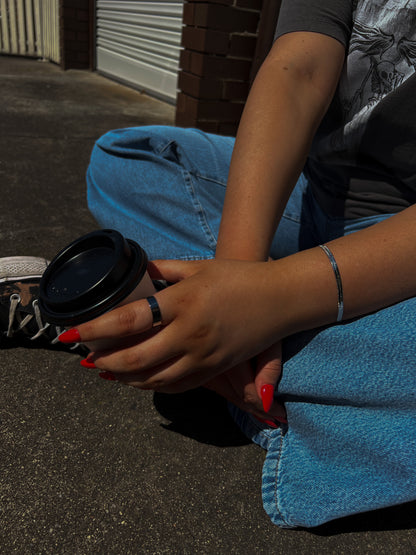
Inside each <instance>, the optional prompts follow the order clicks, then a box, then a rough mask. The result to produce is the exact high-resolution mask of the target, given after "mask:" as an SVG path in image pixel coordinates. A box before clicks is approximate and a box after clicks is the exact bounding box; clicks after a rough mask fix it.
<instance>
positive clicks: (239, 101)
mask: <svg viewBox="0 0 416 555" xmlns="http://www.w3.org/2000/svg"><path fill="white" fill-rule="evenodd" d="M279 5H280V2H278V1H277V0H189V1H187V2H185V4H184V16H183V23H184V28H183V31H182V46H183V47H184V50H183V51H182V53H181V58H180V72H179V76H178V89H179V92H178V96H177V106H176V125H179V126H183V127H191V126H192V127H197V128H199V129H203V130H204V131H210V132H214V133H220V134H224V135H234V134H235V132H236V129H237V126H238V122H239V120H240V116H241V113H242V110H243V107H244V103H245V100H246V98H247V94H248V91H249V87H250V83H251V81H252V79H253V75H254V73H255V70H256V69H257V67H258V65H259V61H260V63H261V60H262V59H263V58H264V55H265V52H266V50H267V49H268V48H269V47H270V43H271V38H272V31H273V28H274V24H275V23H274V22H272V24H271V23H270V16H271V15H272V16H273V17H275V20H276V19H277V12H278V6H279ZM266 15H267V17H265V16H266ZM265 34H267V37H266V38H265ZM259 36H261V37H262V41H261V42H260V41H259V40H258V39H259ZM259 46H260V50H259Z"/></svg>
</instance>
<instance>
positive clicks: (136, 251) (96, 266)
mask: <svg viewBox="0 0 416 555" xmlns="http://www.w3.org/2000/svg"><path fill="white" fill-rule="evenodd" d="M146 268H147V255H146V253H145V252H144V250H143V249H142V248H141V247H140V246H139V245H138V244H137V243H135V242H134V241H132V240H131V239H125V238H124V237H123V235H121V233H119V232H118V231H115V230H112V229H104V230H100V231H94V232H92V233H89V234H88V235H84V236H83V237H80V238H79V239H77V240H75V241H74V242H73V243H71V244H70V245H68V246H67V247H65V248H64V249H63V250H62V251H61V252H59V253H58V254H57V255H56V256H55V258H54V259H53V260H52V261H51V263H50V264H49V266H48V267H47V269H46V271H45V273H44V274H43V276H42V279H41V281H40V291H39V308H40V310H41V313H42V315H43V317H44V318H45V320H46V322H50V323H51V324H56V325H60V326H62V327H66V326H73V325H77V324H81V323H83V322H87V321H88V320H92V319H93V318H97V317H98V316H100V315H101V314H104V313H105V312H107V311H109V310H111V309H112V308H114V307H116V306H117V305H118V304H120V303H121V302H122V301H123V299H125V298H126V297H127V296H128V295H129V294H130V293H131V292H132V291H133V290H134V289H135V287H136V286H137V285H138V283H139V282H140V280H141V279H142V278H143V276H144V274H145V272H146Z"/></svg>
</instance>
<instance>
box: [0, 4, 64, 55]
mask: <svg viewBox="0 0 416 555" xmlns="http://www.w3.org/2000/svg"><path fill="white" fill-rule="evenodd" d="M0 53H4V54H16V55H19V56H34V57H40V58H46V59H48V60H52V61H54V62H56V63H59V61H60V49H59V0H0Z"/></svg>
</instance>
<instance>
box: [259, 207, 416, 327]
mask: <svg viewBox="0 0 416 555" xmlns="http://www.w3.org/2000/svg"><path fill="white" fill-rule="evenodd" d="M415 236H416V205H414V206H412V207H410V208H408V209H406V210H404V211H403V212H401V213H400V214H397V215H395V216H392V217H390V218H388V219H387V220H385V221H383V222H381V223H378V224H376V225H374V226H371V227H369V228H367V229H365V230H362V231H358V232H356V233H353V234H351V235H347V236H345V237H341V238H339V239H336V240H334V241H331V242H330V243H328V246H329V247H330V249H331V251H332V253H333V255H334V257H335V259H336V261H337V264H338V267H339V271H340V275H341V279H342V285H343V293H344V319H350V318H353V317H357V316H362V315H365V314H368V313H370V312H373V311H375V310H378V309H381V308H384V307H386V306H389V305H391V304H394V303H396V302H399V301H402V300H404V299H407V298H409V297H412V296H414V295H416V243H415V240H414V237H415ZM267 267H268V268H269V267H270V270H269V271H268V278H267V283H268V285H269V287H270V289H269V290H270V292H271V293H270V294H272V295H273V293H272V291H275V294H276V295H275V302H276V303H278V306H279V310H280V311H281V313H282V320H281V322H280V324H279V325H283V328H284V329H283V330H280V331H279V332H278V333H283V334H284V335H285V336H286V335H288V334H291V333H294V332H297V331H301V330H305V329H312V328H316V327H319V326H322V325H326V324H330V323H333V322H335V321H336V317H337V299H338V293H337V284H336V280H335V276H334V272H333V269H332V267H331V264H330V262H329V260H328V258H327V256H326V254H325V253H324V252H323V251H322V250H321V249H319V248H314V249H310V250H307V251H302V252H300V253H297V254H295V255H293V256H290V257H287V258H285V259H282V260H278V261H274V262H272V263H271V264H270V265H267ZM272 267H273V269H272ZM266 271H267V270H266ZM269 280H270V281H269ZM273 280H274V289H273ZM276 284H278V286H277V287H276ZM276 331H278V330H276Z"/></svg>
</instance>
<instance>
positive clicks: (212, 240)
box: [182, 168, 217, 251]
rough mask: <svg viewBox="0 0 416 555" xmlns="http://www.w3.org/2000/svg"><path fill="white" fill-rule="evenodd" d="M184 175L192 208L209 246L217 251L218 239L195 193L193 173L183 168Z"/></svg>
mask: <svg viewBox="0 0 416 555" xmlns="http://www.w3.org/2000/svg"><path fill="white" fill-rule="evenodd" d="M182 175H183V178H184V183H185V187H186V189H187V191H188V194H189V196H190V199H191V203H192V206H193V208H194V210H195V213H196V216H197V218H198V220H199V222H200V225H201V228H202V231H203V232H204V233H205V237H206V239H207V241H208V246H209V247H210V248H211V249H213V251H215V249H216V246H217V240H216V237H215V235H214V233H213V232H212V229H211V227H210V225H209V223H208V221H207V218H206V215H205V210H204V208H203V206H202V204H201V203H200V202H199V200H198V195H197V193H196V191H195V188H194V186H193V182H192V173H191V172H189V171H188V170H185V169H184V168H182Z"/></svg>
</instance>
